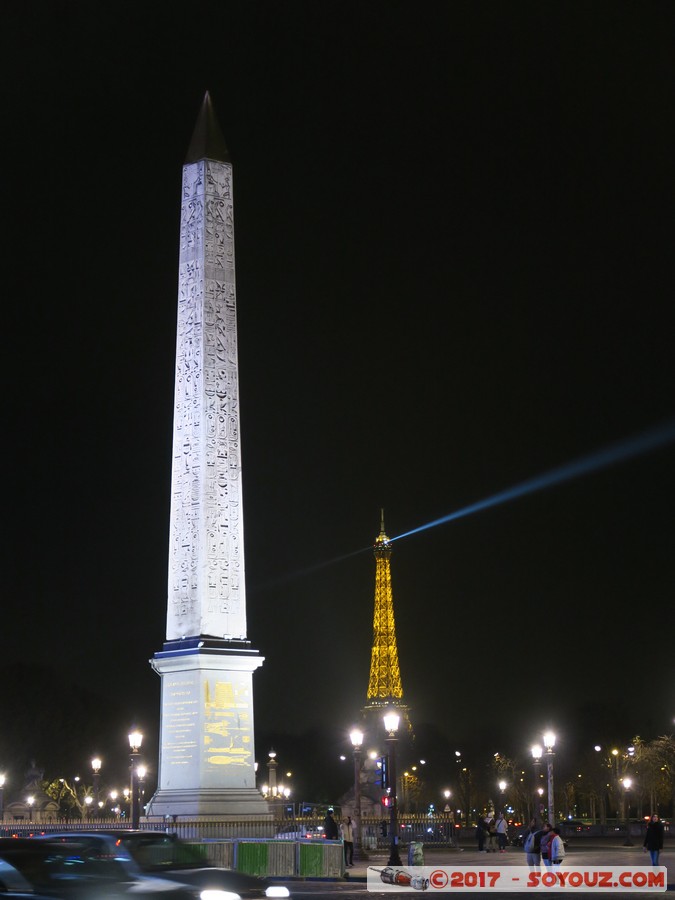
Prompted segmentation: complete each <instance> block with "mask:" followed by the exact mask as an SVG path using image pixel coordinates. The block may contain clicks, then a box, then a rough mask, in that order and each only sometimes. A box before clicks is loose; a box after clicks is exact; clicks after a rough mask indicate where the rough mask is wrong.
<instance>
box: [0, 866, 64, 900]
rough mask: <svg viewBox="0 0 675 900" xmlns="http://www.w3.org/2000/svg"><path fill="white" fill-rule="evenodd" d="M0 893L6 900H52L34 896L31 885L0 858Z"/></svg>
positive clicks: (51, 898)
mask: <svg viewBox="0 0 675 900" xmlns="http://www.w3.org/2000/svg"><path fill="white" fill-rule="evenodd" d="M0 893H1V894H2V896H3V897H5V898H7V900H53V897H49V896H48V895H46V894H36V893H35V890H34V886H33V884H31V882H30V881H28V879H27V878H26V877H25V876H24V875H22V874H21V872H20V871H19V870H18V869H17V868H15V867H14V866H13V865H11V863H9V862H8V861H7V860H6V859H2V858H1V857H0Z"/></svg>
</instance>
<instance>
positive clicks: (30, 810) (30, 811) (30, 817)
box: [26, 797, 35, 822]
mask: <svg viewBox="0 0 675 900" xmlns="http://www.w3.org/2000/svg"><path fill="white" fill-rule="evenodd" d="M26 803H27V804H28V821H29V822H32V821H33V804H34V803H35V797H26Z"/></svg>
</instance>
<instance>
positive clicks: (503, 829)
mask: <svg viewBox="0 0 675 900" xmlns="http://www.w3.org/2000/svg"><path fill="white" fill-rule="evenodd" d="M495 832H496V833H497V843H498V845H499V852H500V853H506V844H507V841H508V837H509V823H508V821H507V819H506V817H505V815H504V813H502V812H500V813H498V814H497V820H496V822H495Z"/></svg>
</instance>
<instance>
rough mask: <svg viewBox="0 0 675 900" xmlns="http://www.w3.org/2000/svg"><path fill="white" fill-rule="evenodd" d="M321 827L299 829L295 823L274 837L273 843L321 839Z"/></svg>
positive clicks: (309, 826) (308, 826)
mask: <svg viewBox="0 0 675 900" xmlns="http://www.w3.org/2000/svg"><path fill="white" fill-rule="evenodd" d="M323 836H324V835H323V825H307V826H305V828H301V827H300V826H299V825H298V824H297V823H295V824H293V825H288V826H287V827H286V828H282V829H281V831H278V832H277V833H276V834H275V835H274V840H275V841H307V840H311V839H313V838H321V839H323Z"/></svg>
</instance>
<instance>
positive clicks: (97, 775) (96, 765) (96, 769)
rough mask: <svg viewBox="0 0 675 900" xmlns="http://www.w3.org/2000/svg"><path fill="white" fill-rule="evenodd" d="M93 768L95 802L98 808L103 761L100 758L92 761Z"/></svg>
mask: <svg viewBox="0 0 675 900" xmlns="http://www.w3.org/2000/svg"><path fill="white" fill-rule="evenodd" d="M91 768H92V771H93V773H94V800H95V801H96V806H98V792H99V788H100V779H101V760H100V759H99V758H98V757H95V758H94V759H92V761H91Z"/></svg>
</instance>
